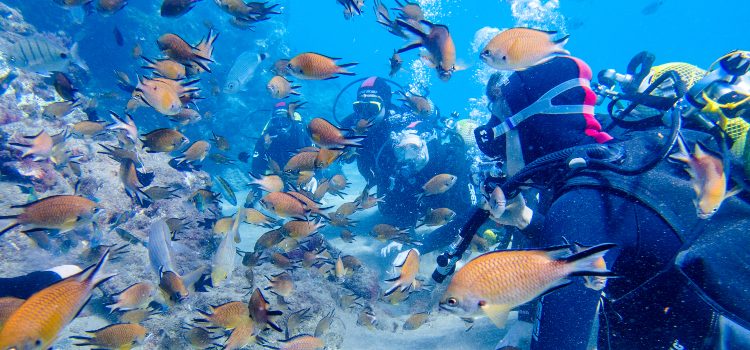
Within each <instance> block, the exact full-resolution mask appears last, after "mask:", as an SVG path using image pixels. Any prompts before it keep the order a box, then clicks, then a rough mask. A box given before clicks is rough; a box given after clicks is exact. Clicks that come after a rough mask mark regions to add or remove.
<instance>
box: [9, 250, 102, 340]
mask: <svg viewBox="0 0 750 350" xmlns="http://www.w3.org/2000/svg"><path fill="white" fill-rule="evenodd" d="M107 258H109V250H107V251H106V252H105V253H104V255H102V257H101V259H99V262H98V263H97V264H96V265H92V266H90V267H88V268H87V269H85V270H83V271H81V272H80V273H78V274H75V275H73V276H71V277H68V278H66V279H64V280H62V281H60V282H57V283H55V284H53V285H51V286H49V287H47V288H44V289H42V290H40V291H38V292H36V293H35V294H34V295H32V296H31V297H30V298H29V299H28V300H26V302H25V303H23V304H22V305H21V307H19V308H18V310H16V312H14V313H13V314H12V315H11V316H10V318H8V321H7V322H5V326H3V329H2V330H0V349H32V348H34V349H47V348H49V347H51V346H52V345H53V344H54V343H55V340H57V338H58V337H59V336H60V333H61V332H62V330H63V329H64V328H65V327H67V325H68V324H69V323H70V322H71V321H73V319H74V318H75V317H76V315H78V313H79V312H80V311H81V309H82V308H83V307H84V306H85V305H86V303H88V301H89V299H90V298H91V292H92V290H93V289H94V288H96V286H98V285H100V284H101V283H103V282H104V281H106V280H108V279H110V278H112V277H113V276H114V275H113V274H105V273H104V272H103V271H102V267H103V266H104V263H105V262H106V261H107Z"/></svg>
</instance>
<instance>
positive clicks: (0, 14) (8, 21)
mask: <svg viewBox="0 0 750 350" xmlns="http://www.w3.org/2000/svg"><path fill="white" fill-rule="evenodd" d="M0 30H2V31H5V32H11V33H16V34H30V33H32V32H34V27H33V26H32V25H31V24H28V23H26V21H24V19H23V15H21V12H19V11H18V10H16V9H14V8H12V7H10V6H8V5H6V4H4V3H2V2H0Z"/></svg>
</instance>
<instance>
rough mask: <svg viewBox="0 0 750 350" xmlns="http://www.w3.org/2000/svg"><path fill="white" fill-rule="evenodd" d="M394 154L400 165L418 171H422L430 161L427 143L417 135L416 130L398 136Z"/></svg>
mask: <svg viewBox="0 0 750 350" xmlns="http://www.w3.org/2000/svg"><path fill="white" fill-rule="evenodd" d="M393 152H394V153H395V154H396V159H397V160H398V162H399V163H402V164H404V165H405V166H408V167H410V168H412V169H413V170H416V171H419V170H422V168H424V166H425V165H427V162H428V161H429V160H430V153H429V151H428V149H427V142H425V141H424V139H423V138H422V137H420V136H419V135H418V134H417V132H416V130H407V131H404V132H401V133H399V134H396V135H395V142H394V145H393Z"/></svg>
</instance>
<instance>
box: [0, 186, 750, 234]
mask: <svg viewBox="0 0 750 350" xmlns="http://www.w3.org/2000/svg"><path fill="white" fill-rule="evenodd" d="M740 192H742V187H740V186H735V187H733V188H732V189H731V190H729V191H728V192H727V193H726V194H725V195H724V199H727V198H729V197H732V196H734V195H736V194H738V193H740ZM0 234H1V233H0Z"/></svg>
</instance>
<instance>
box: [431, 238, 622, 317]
mask: <svg viewBox="0 0 750 350" xmlns="http://www.w3.org/2000/svg"><path fill="white" fill-rule="evenodd" d="M614 247H615V245H614V244H611V243H604V244H599V245H597V246H594V247H591V248H589V249H586V250H584V251H581V252H578V253H576V254H573V255H569V254H570V246H567V245H566V246H557V247H550V248H547V249H538V250H531V249H530V250H501V251H494V252H490V253H486V254H483V255H480V256H478V257H477V258H475V259H473V260H471V261H469V262H468V263H467V264H466V265H464V266H463V267H462V268H461V269H460V270H458V272H456V275H455V276H454V277H453V280H451V283H450V285H448V289H447V290H446V291H445V294H444V295H443V297H442V298H441V300H440V307H441V308H442V309H445V310H448V311H450V312H452V313H454V314H456V315H459V316H461V317H462V318H465V319H471V318H474V317H477V316H481V314H484V315H486V316H488V317H489V318H490V319H491V320H492V322H493V323H494V324H495V325H496V326H497V327H498V328H503V327H505V322H506V321H507V319H508V312H510V310H511V309H512V308H514V307H516V306H518V305H521V304H525V303H527V302H529V301H531V300H533V299H535V298H537V297H539V296H540V295H542V294H545V293H549V292H552V291H554V290H556V289H559V288H562V287H564V286H566V285H568V284H570V281H569V280H568V279H567V278H568V277H571V276H612V275H613V274H612V272H611V271H609V270H607V269H606V268H601V267H598V263H597V261H599V259H600V258H601V257H602V256H603V255H604V254H605V253H606V252H607V251H608V250H610V249H612V248H614Z"/></svg>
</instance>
